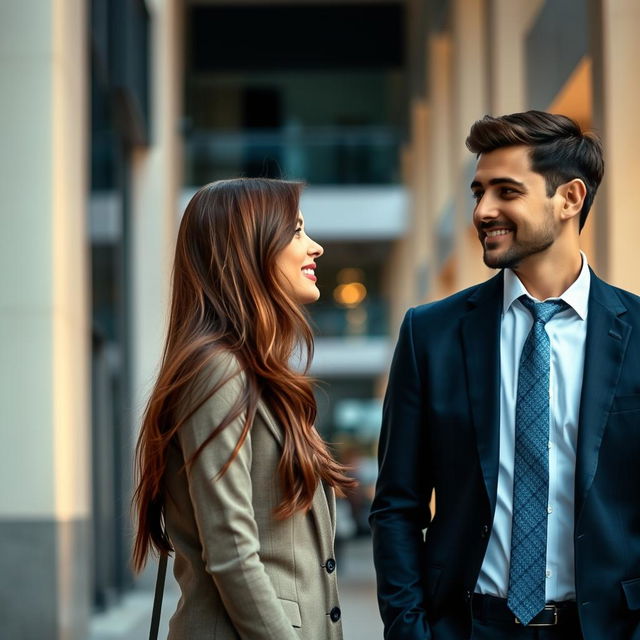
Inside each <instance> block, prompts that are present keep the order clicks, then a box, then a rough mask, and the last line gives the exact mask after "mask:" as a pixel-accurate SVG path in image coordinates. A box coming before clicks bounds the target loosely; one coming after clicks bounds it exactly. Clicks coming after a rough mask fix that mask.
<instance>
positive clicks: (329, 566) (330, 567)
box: [324, 558, 336, 573]
mask: <svg viewBox="0 0 640 640" xmlns="http://www.w3.org/2000/svg"><path fill="white" fill-rule="evenodd" d="M324 568H325V569H326V570H327V573H333V572H334V571H335V570H336V561H335V560H334V559H333V558H329V559H328V560H327V561H326V562H325V563H324Z"/></svg>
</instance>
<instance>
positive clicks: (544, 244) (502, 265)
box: [482, 235, 554, 269]
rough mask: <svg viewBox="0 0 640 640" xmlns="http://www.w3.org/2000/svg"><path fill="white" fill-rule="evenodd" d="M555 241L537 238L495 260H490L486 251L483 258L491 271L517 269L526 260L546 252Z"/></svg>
mask: <svg viewBox="0 0 640 640" xmlns="http://www.w3.org/2000/svg"><path fill="white" fill-rule="evenodd" d="M553 241H554V238H553V236H551V237H549V236H548V235H545V236H544V237H543V238H537V239H536V240H534V241H532V242H527V243H525V244H520V245H515V246H513V247H511V248H509V249H507V251H505V252H504V253H503V254H502V255H499V256H495V257H493V258H489V256H488V255H487V250H486V249H485V250H484V254H483V256H482V258H483V260H484V263H485V264H486V265H487V267H489V268H490V269H517V268H518V266H519V265H520V263H521V262H522V261H523V260H524V259H525V258H528V257H529V256H532V255H534V254H536V253H541V252H542V251H545V250H546V249H548V248H549V247H550V246H551V245H552V244H553Z"/></svg>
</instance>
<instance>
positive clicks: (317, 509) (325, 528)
mask: <svg viewBox="0 0 640 640" xmlns="http://www.w3.org/2000/svg"><path fill="white" fill-rule="evenodd" d="M258 413H259V414H260V416H261V417H262V419H263V420H264V422H265V424H266V425H267V428H268V429H269V431H271V433H272V434H273V437H274V438H275V439H276V441H277V442H278V444H279V445H280V446H282V445H283V444H284V437H283V435H282V430H281V429H280V427H279V425H278V424H277V422H276V420H275V418H274V417H273V416H272V415H271V411H269V409H268V407H267V406H266V405H265V404H264V402H259V403H258ZM311 514H312V517H313V519H314V522H315V524H316V529H317V532H318V540H319V542H320V549H322V552H323V555H325V556H326V557H327V558H328V557H329V556H330V555H331V546H332V542H333V539H334V537H335V532H336V499H335V494H334V492H333V489H332V488H331V487H325V486H324V484H323V483H322V482H318V486H317V487H316V492H315V494H314V496H313V502H312V503H311Z"/></svg>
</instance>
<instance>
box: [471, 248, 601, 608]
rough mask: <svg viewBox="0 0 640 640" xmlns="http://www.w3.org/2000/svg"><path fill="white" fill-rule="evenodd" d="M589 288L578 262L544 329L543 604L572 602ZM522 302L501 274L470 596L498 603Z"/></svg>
mask: <svg viewBox="0 0 640 640" xmlns="http://www.w3.org/2000/svg"><path fill="white" fill-rule="evenodd" d="M590 284H591V275H590V272H589V268H588V266H587V258H586V256H585V255H584V254H582V269H581V271H580V275H579V276H578V278H577V280H576V281H575V282H574V283H573V284H572V285H571V286H570V287H569V288H568V289H567V290H566V291H565V292H564V293H563V294H562V295H561V296H560V299H562V300H564V301H565V302H566V303H567V304H568V305H569V308H568V309H566V310H564V311H561V312H559V313H557V314H556V315H555V316H553V318H551V320H549V322H547V324H546V325H545V329H546V331H547V334H548V335H549V340H550V343H551V371H550V380H549V399H550V411H551V420H550V423H549V506H548V528H547V580H546V601H547V602H550V601H561V600H575V579H574V549H573V527H574V487H575V467H576V446H577V441H578V415H579V411H580V394H581V391H582V375H583V371H584V349H585V341H586V336H587V322H586V320H587V307H588V302H589V286H590ZM523 294H524V295H527V296H528V297H530V298H532V299H533V300H535V298H533V297H532V296H530V295H529V293H528V292H527V290H526V289H525V288H524V285H523V284H522V282H520V280H519V279H518V277H517V276H516V274H515V273H514V272H513V271H511V270H510V269H505V272H504V294H503V307H502V323H501V328H500V367H501V368H500V467H499V472H498V494H497V501H496V512H495V515H494V519H493V530H492V532H491V537H490V539H489V546H488V547H487V553H486V555H485V557H484V561H483V563H482V568H481V570H480V575H479V577H478V582H477V585H476V589H475V590H476V592H477V593H482V594H488V595H492V596H497V597H500V598H506V597H507V588H508V586H509V559H510V556H511V519H512V514H513V468H514V455H515V414H516V398H517V391H518V389H517V387H518V367H519V364H520V354H521V352H522V348H523V346H524V342H525V340H526V338H527V335H528V334H529V331H530V329H531V326H532V325H533V319H532V317H531V314H530V313H529V311H528V310H527V309H526V307H525V306H524V305H523V304H522V303H521V302H520V301H519V300H518V298H519V297H520V296H521V295H523ZM538 302H539V301H538Z"/></svg>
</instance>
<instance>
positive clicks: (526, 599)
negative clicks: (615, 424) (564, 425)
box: [507, 296, 567, 625]
mask: <svg viewBox="0 0 640 640" xmlns="http://www.w3.org/2000/svg"><path fill="white" fill-rule="evenodd" d="M519 300H520V302H522V304H523V305H524V306H525V307H526V308H527V309H528V311H529V312H530V313H531V315H532V317H533V326H532V327H531V331H530V332H529V335H528V336H527V339H526V341H525V343H524V347H523V349H522V355H521V356H520V369H519V372H518V395H517V400H516V431H515V434H516V437H515V440H516V447H515V465H514V472H513V523H512V532H511V563H510V565H509V590H508V595H507V604H508V605H509V609H511V611H513V613H514V615H515V616H516V617H517V618H518V620H520V622H521V623H522V624H524V625H526V624H529V622H530V621H531V620H532V619H533V618H534V617H535V616H536V615H537V614H538V613H539V612H540V611H541V610H542V609H543V608H544V605H545V578H546V559H547V518H548V512H547V509H548V501H549V419H550V409H549V370H550V367H551V348H550V343H549V336H548V335H547V332H546V330H545V327H544V326H545V324H546V323H547V322H548V321H549V320H551V318H553V316H554V315H555V314H556V313H558V312H560V311H563V310H564V309H566V308H567V304H566V303H565V302H563V301H562V300H553V301H549V302H538V303H536V302H534V301H533V300H532V299H531V298H528V297H527V296H521V297H520V298H519Z"/></svg>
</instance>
